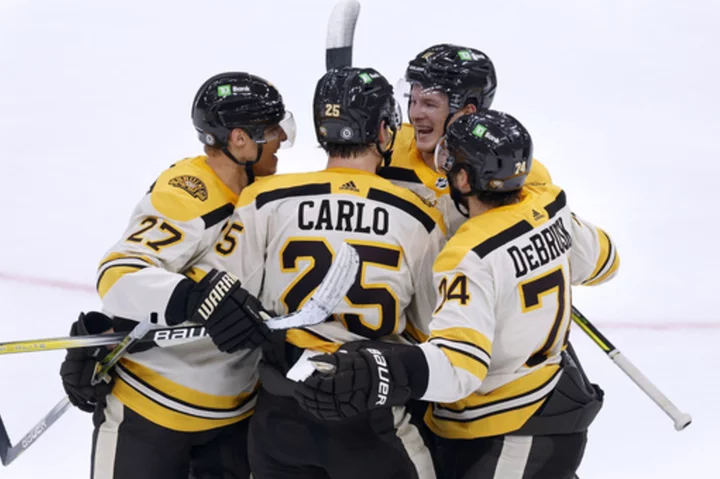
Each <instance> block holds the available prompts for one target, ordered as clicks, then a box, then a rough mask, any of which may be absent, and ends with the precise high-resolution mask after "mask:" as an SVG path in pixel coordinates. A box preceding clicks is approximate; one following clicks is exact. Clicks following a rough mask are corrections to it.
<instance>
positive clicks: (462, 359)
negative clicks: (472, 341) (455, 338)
mask: <svg viewBox="0 0 720 479" xmlns="http://www.w3.org/2000/svg"><path fill="white" fill-rule="evenodd" d="M431 342H432V341H431ZM437 346H438V347H439V348H440V349H441V350H442V352H443V353H445V356H447V357H448V359H449V360H450V363H451V364H452V365H453V366H455V367H458V368H462V369H464V370H465V371H467V372H469V373H470V374H472V375H473V376H475V377H476V378H478V379H479V380H480V381H484V380H485V377H486V376H487V372H488V366H489V365H488V364H486V363H484V362H482V361H480V360H478V358H476V357H475V356H471V355H470V354H468V353H467V352H465V351H464V350H462V349H453V347H452V346H448V345H446V344H438V345H437Z"/></svg>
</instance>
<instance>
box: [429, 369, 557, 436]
mask: <svg viewBox="0 0 720 479" xmlns="http://www.w3.org/2000/svg"><path fill="white" fill-rule="evenodd" d="M560 373H561V372H560V366H559V365H557V364H554V365H549V366H544V367H542V368H540V369H537V370H535V371H533V372H532V373H530V374H528V375H526V376H523V377H521V378H518V379H516V380H515V381H512V382H511V383H508V384H506V385H504V386H501V387H499V388H497V389H495V390H494V391H491V392H489V393H488V394H482V395H481V394H473V395H472V396H469V397H467V398H465V399H463V400H461V401H457V402H455V403H452V404H432V405H430V406H429V407H428V410H427V412H426V413H425V422H426V424H427V425H428V427H429V428H430V429H431V430H432V431H433V432H434V433H435V434H437V435H438V436H441V437H445V438H448V439H475V438H479V437H488V436H498V435H502V434H508V433H511V432H513V431H517V430H518V429H520V428H521V427H522V426H523V425H524V424H525V422H527V420H528V419H530V417H531V416H532V415H533V414H535V412H537V410H538V409H539V408H540V406H542V404H543V403H544V402H545V400H546V399H547V397H548V394H550V392H552V390H553V389H554V387H555V385H556V384H557V381H558V380H559V378H560Z"/></svg>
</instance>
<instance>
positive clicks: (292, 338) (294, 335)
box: [285, 329, 342, 354]
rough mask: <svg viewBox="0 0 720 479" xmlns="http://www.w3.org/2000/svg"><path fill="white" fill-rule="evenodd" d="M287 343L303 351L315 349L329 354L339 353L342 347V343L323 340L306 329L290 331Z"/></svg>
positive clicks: (286, 339)
mask: <svg viewBox="0 0 720 479" xmlns="http://www.w3.org/2000/svg"><path fill="white" fill-rule="evenodd" d="M285 341H287V342H288V343H290V344H292V345H295V346H297V347H298V348H301V349H314V350H316V351H322V352H324V353H328V354H332V353H335V352H337V350H338V349H340V346H342V344H340V343H336V342H333V341H329V340H326V339H323V338H322V337H320V336H318V335H316V334H313V333H311V332H309V331H307V330H304V329H289V330H288V331H287V333H286V335H285Z"/></svg>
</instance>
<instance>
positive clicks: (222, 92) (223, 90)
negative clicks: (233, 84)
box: [217, 85, 232, 97]
mask: <svg viewBox="0 0 720 479" xmlns="http://www.w3.org/2000/svg"><path fill="white" fill-rule="evenodd" d="M217 95H218V96H219V97H225V96H230V95H232V89H231V88H230V85H220V86H219V87H217Z"/></svg>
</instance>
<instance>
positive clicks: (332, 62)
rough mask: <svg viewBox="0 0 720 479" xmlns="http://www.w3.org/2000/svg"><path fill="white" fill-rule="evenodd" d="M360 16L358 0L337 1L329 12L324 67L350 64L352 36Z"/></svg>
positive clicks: (329, 68) (329, 67)
mask: <svg viewBox="0 0 720 479" xmlns="http://www.w3.org/2000/svg"><path fill="white" fill-rule="evenodd" d="M359 16H360V2H358V1H356V0H346V1H342V2H338V3H337V4H336V5H335V7H333V10H332V13H330V19H329V20H328V26H327V41H326V43H325V67H326V69H327V70H331V69H333V68H340V67H349V66H352V52H353V37H354V36H355V25H356V24H357V20H358V17H359Z"/></svg>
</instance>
